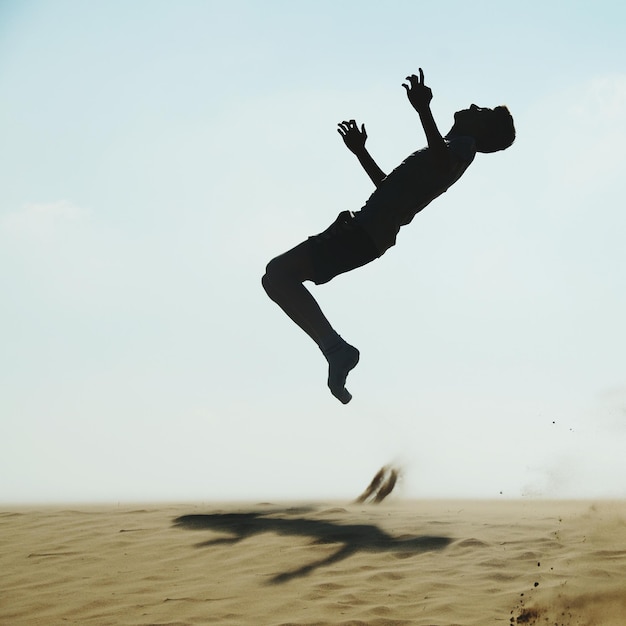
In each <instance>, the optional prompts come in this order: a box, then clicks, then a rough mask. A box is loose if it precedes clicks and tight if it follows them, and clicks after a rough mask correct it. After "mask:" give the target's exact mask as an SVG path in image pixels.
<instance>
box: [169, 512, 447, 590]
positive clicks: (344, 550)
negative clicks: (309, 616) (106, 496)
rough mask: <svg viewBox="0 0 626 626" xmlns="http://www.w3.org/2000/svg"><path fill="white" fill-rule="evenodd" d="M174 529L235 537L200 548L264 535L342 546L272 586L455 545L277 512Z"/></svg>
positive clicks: (195, 518)
mask: <svg viewBox="0 0 626 626" xmlns="http://www.w3.org/2000/svg"><path fill="white" fill-rule="evenodd" d="M174 525H175V526H178V527H179V528H186V529H189V530H212V531H218V532H226V533H229V534H230V535H231V536H230V537H220V538H218V539H210V540H208V541H203V542H201V543H198V544H196V547H198V548H205V547H209V546H215V545H219V544H229V543H230V544H235V543H237V542H239V541H241V540H242V539H246V538H247V537H250V536H252V535H258V534H261V533H276V534H278V535H295V536H304V537H311V538H312V539H313V543H315V544H331V543H336V544H339V546H340V547H339V549H338V550H337V551H336V552H334V553H333V554H331V555H330V556H327V557H325V558H323V559H320V560H318V561H313V562H312V563H309V564H307V565H303V566H301V567H299V568H297V569H295V570H292V571H288V572H283V573H280V574H277V575H276V576H274V577H272V578H271V579H270V583H272V584H278V583H285V582H288V581H290V580H292V579H294V578H299V577H301V576H306V575H308V574H310V573H311V572H313V571H315V570H316V569H318V568H320V567H324V566H327V565H331V564H333V563H337V562H339V561H343V560H344V559H347V558H348V557H349V556H352V555H353V554H355V553H356V552H399V553H404V554H405V555H406V556H410V555H414V554H419V553H422V552H428V551H431V550H441V549H443V548H445V547H446V546H447V545H448V544H449V543H450V542H451V541H452V539H450V538H449V537H438V536H430V535H423V536H407V535H403V536H400V537H393V536H391V535H389V534H387V533H386V532H384V531H383V530H381V529H380V528H378V526H375V525H373V524H340V523H337V522H333V521H324V520H318V519H309V518H305V517H297V518H292V517H279V516H278V514H277V512H276V511H269V512H262V511H249V512H245V513H213V514H207V515H182V516H181V517H177V518H176V519H175V520H174Z"/></svg>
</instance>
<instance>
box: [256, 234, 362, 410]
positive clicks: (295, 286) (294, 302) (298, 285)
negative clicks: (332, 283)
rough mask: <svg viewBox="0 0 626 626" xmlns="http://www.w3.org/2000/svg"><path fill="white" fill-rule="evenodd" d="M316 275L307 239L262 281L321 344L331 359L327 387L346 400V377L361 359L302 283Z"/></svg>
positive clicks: (274, 263)
mask: <svg viewBox="0 0 626 626" xmlns="http://www.w3.org/2000/svg"><path fill="white" fill-rule="evenodd" d="M313 277H314V271H313V263H312V258H311V254H310V247H309V246H308V244H307V242H304V243H301V244H300V245H298V246H296V247H295V248H293V249H292V250H289V251H288V252H285V254H282V255H281V256H279V257H276V258H275V259H273V260H272V261H270V262H269V263H268V265H267V269H266V273H265V276H263V279H262V283H263V287H264V289H265V291H266V292H267V295H268V296H269V297H270V298H271V299H272V300H273V301H274V302H276V304H278V306H280V308H281V309H282V310H283V311H284V312H285V313H286V314H287V315H288V316H289V317H290V318H291V319H292V320H293V321H294V322H295V323H296V324H297V325H298V326H299V327H300V328H301V329H302V330H303V331H304V332H305V333H306V334H307V335H309V337H311V339H313V341H315V343H316V344H317V345H318V346H319V347H320V349H321V351H322V352H323V354H324V356H325V357H326V360H327V361H328V387H329V388H330V391H331V393H332V394H333V395H334V396H335V397H336V398H337V399H338V400H340V401H341V402H343V403H344V404H347V403H348V402H350V400H351V399H352V396H351V395H350V393H349V392H348V390H347V389H346V388H345V383H346V378H347V376H348V373H349V372H350V370H351V369H353V368H354V367H355V366H356V364H357V363H358V362H359V351H358V350H357V349H356V348H355V347H353V346H351V345H350V344H349V343H347V342H346V341H344V340H343V339H342V338H341V337H340V336H339V335H338V334H337V332H336V331H335V330H334V329H333V327H332V326H331V325H330V322H329V321H328V320H327V319H326V316H325V315H324V313H322V310H321V309H320V307H319V305H318V304H317V302H316V300H315V298H313V296H312V295H311V293H310V292H309V290H308V289H307V288H306V287H305V286H304V285H303V284H302V283H303V282H304V281H305V280H313Z"/></svg>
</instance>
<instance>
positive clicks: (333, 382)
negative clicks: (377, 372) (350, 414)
mask: <svg viewBox="0 0 626 626" xmlns="http://www.w3.org/2000/svg"><path fill="white" fill-rule="evenodd" d="M324 356H325V357H326V360H327V361H328V388H329V389H330V392H331V393H332V394H333V396H335V398H337V399H338V400H339V401H340V402H342V403H343V404H348V402H350V400H352V394H351V393H350V392H349V391H348V390H347V389H346V387H345V385H346V378H347V377H348V373H349V372H350V370H352V369H353V368H354V367H356V364H357V363H358V362H359V351H358V350H357V349H356V348H355V347H354V346H351V345H350V344H349V343H346V342H345V341H343V339H341V344H339V345H337V347H336V348H335V349H333V350H330V351H329V352H328V353H326V354H325V355H324Z"/></svg>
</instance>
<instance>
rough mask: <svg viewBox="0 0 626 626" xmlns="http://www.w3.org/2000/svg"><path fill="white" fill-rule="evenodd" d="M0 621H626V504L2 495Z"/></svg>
mask: <svg viewBox="0 0 626 626" xmlns="http://www.w3.org/2000/svg"><path fill="white" fill-rule="evenodd" d="M0 544H1V547H2V549H1V550H0V572H1V574H0V576H1V580H2V593H1V596H0V624H2V625H6V626H9V625H11V626H12V625H22V624H24V625H33V624H42V625H44V624H45V625H56V624H98V625H107V624H111V625H113V624H115V625H122V624H129V625H130V624H142V625H148V624H159V625H166V624H167V625H169V626H174V625H177V626H183V625H187V624H233V625H238V624H250V625H252V624H254V625H272V626H279V625H280V626H286V625H304V624H307V625H312V624H328V625H343V626H348V625H357V624H363V625H365V624H367V625H372V626H391V625H399V624H415V625H417V626H433V625H437V626H452V625H455V626H487V625H490V624H494V625H497V624H549V625H550V626H554V625H558V626H587V625H589V626H591V625H598V626H612V625H615V626H618V625H619V626H622V625H623V624H624V623H625V621H626V502H624V501H619V502H608V501H577V502H572V501H541V500H540V501H530V500H515V501H508V500H501V501H465V500H459V501H443V500H442V501H403V500H399V499H395V500H394V499H392V500H391V501H389V502H384V503H382V504H380V505H357V504H348V503H341V502H331V503H194V504H184V503H183V504H175V505H174V504H171V505H161V504H159V505H141V506H130V505H119V506H85V505H75V506H65V507H60V506H55V507H35V506H20V507H18V506H11V507H8V506H3V507H0Z"/></svg>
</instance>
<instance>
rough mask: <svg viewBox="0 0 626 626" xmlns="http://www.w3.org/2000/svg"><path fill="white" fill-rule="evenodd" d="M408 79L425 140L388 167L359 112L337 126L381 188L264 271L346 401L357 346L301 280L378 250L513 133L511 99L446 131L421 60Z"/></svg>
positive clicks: (318, 277)
mask: <svg viewBox="0 0 626 626" xmlns="http://www.w3.org/2000/svg"><path fill="white" fill-rule="evenodd" d="M406 80H407V81H408V84H407V83H403V85H402V86H403V87H404V88H405V90H406V93H407V96H408V99H409V102H410V103H411V105H412V106H413V108H414V109H415V110H416V111H417V113H418V115H419V117H420V121H421V123H422V128H423V129H424V133H425V135H426V141H427V144H428V145H427V147H426V148H423V149H422V150H418V151H417V152H414V153H413V154H411V155H410V156H409V157H408V158H407V159H406V160H405V161H403V162H402V163H401V164H400V165H399V166H398V167H397V168H396V169H395V170H393V171H392V172H391V173H390V174H389V175H386V174H385V173H384V172H383V171H382V170H381V169H380V167H378V165H377V164H376V162H375V161H374V159H373V158H372V157H371V155H370V154H369V152H368V151H367V149H366V147H365V142H366V140H367V133H366V131H365V125H364V124H363V125H362V126H361V128H360V129H359V128H358V126H357V124H356V122H355V121H354V120H350V121H343V122H341V123H340V124H339V128H338V132H339V134H340V135H341V136H342V137H343V141H344V143H345V144H346V146H347V147H348V149H349V150H350V151H351V152H352V153H353V154H354V155H355V156H356V157H357V158H358V160H359V162H360V163H361V165H362V166H363V168H364V169H365V171H366V173H367V175H368V176H369V177H370V178H371V180H372V182H373V183H374V185H375V186H376V190H375V191H374V193H373V194H372V195H371V196H370V198H369V199H368V200H367V202H366V203H365V205H364V206H363V207H362V208H361V210H360V211H358V212H356V213H354V214H353V213H351V212H350V211H344V212H342V213H340V214H339V216H338V217H337V219H336V220H335V222H334V223H333V224H331V226H329V227H328V228H327V229H326V230H325V231H323V232H322V233H320V234H319V235H315V236H314V237H309V239H307V240H306V241H304V242H302V243H301V244H299V245H297V246H296V247H295V248H293V249H291V250H289V251H288V252H285V253H284V254H282V255H280V256H278V257H276V258H275V259H272V261H270V262H269V263H268V265H267V268H266V273H265V275H264V276H263V279H262V283H263V287H264V288H265V291H266V292H267V294H268V295H269V297H270V298H271V299H272V300H274V302H276V303H277V304H278V305H279V306H280V307H281V308H282V309H283V311H284V312H285V313H286V314H287V315H288V316H289V317H290V318H291V319H292V320H293V321H294V322H295V323H296V324H297V325H298V326H299V327H300V328H301V329H302V330H303V331H304V332H305V333H307V335H309V337H311V339H313V341H315V343H316V344H317V345H318V346H319V348H320V350H321V351H322V353H323V355H324V356H325V358H326V360H327V361H328V387H329V389H330V391H331V393H332V394H333V395H334V396H335V397H336V398H337V399H338V400H340V401H341V402H342V403H344V404H347V403H348V402H350V400H351V399H352V396H351V394H350V393H349V392H348V390H347V389H346V388H345V382H346V378H347V376H348V373H349V372H350V370H352V369H353V368H354V367H355V366H356V364H357V363H358V362H359V351H358V350H357V349H356V348H355V347H354V346H351V345H350V344H349V343H347V342H346V341H345V340H344V339H342V338H341V337H340V336H339V334H338V333H337V332H336V331H335V330H334V328H333V327H332V326H331V324H330V322H329V321H328V320H327V319H326V317H325V316H324V314H323V313H322V310H321V309H320V307H319V305H318V304H317V302H316V301H315V299H314V298H313V296H312V295H311V293H310V292H309V291H308V290H307V289H306V287H305V286H304V285H303V283H304V282H305V281H307V280H309V281H312V282H314V283H315V284H316V285H321V284H324V283H327V282H328V281H330V280H332V279H333V278H334V277H335V276H337V275H339V274H343V273H344V272H348V271H350V270H353V269H355V268H357V267H360V266H362V265H365V264H366V263H369V262H370V261H373V260H374V259H376V258H378V257H380V256H381V255H382V254H384V253H385V252H386V251H387V250H388V249H389V248H390V247H392V246H393V245H395V243H396V235H397V234H398V231H399V230H400V228H401V227H402V226H404V225H406V224H408V223H409V222H410V221H411V220H412V219H413V218H414V217H415V215H416V214H417V213H418V212H419V211H421V210H422V209H423V208H424V207H425V206H427V205H428V204H430V202H432V200H434V199H435V198H436V197H437V196H440V195H441V194H442V193H444V192H445V191H446V190H447V189H448V188H449V187H450V186H451V185H452V184H454V183H455V182H456V181H457V180H458V179H459V178H460V177H461V176H462V175H463V173H464V172H465V170H466V169H467V167H468V166H469V165H470V163H471V162H472V161H473V159H474V156H475V154H476V152H496V151H498V150H504V149H506V148H508V147H509V146H510V145H511V144H512V143H513V141H514V140H515V128H514V125H513V118H512V117H511V114H510V113H509V110H508V109H507V108H506V107H504V106H499V107H496V108H495V109H488V108H480V107H477V106H476V105H474V104H473V105H471V106H470V108H469V109H464V110H461V111H457V112H456V113H455V115H454V125H453V126H452V128H451V129H450V131H449V132H448V134H447V135H446V136H445V137H442V135H441V133H440V132H439V130H438V128H437V125H436V123H435V120H434V118H433V115H432V112H431V110H430V102H431V100H432V91H431V90H430V88H429V87H427V86H426V85H425V84H424V72H423V71H422V69H421V68H420V69H419V76H416V75H415V74H413V75H411V76H407V79H406Z"/></svg>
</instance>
